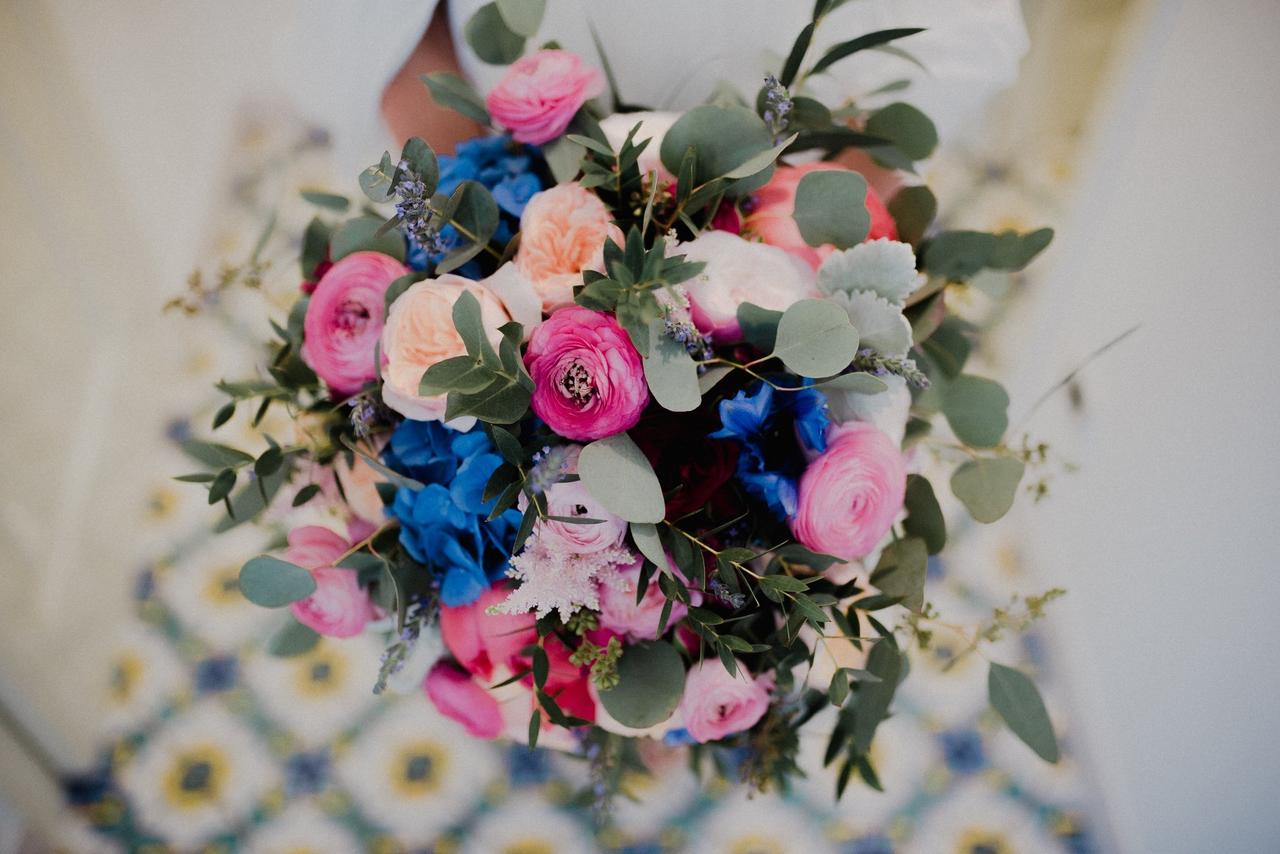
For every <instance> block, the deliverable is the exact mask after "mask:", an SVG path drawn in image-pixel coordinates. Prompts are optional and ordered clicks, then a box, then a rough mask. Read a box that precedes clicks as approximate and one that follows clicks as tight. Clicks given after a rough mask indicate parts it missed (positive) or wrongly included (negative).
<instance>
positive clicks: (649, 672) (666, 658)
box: [600, 641, 684, 729]
mask: <svg viewBox="0 0 1280 854" xmlns="http://www.w3.org/2000/svg"><path fill="white" fill-rule="evenodd" d="M683 694H684V662H683V661H681V660H680V653H678V652H676V648H675V647H673V646H672V645H671V644H669V643H667V642H666V641H645V642H641V643H638V644H635V645H634V646H629V647H627V648H626V649H625V650H624V651H623V653H622V658H620V659H619V660H618V684H617V686H616V687H614V688H612V689H610V690H608V691H601V692H600V702H601V703H603V704H604V708H605V711H607V712H608V713H609V714H610V715H611V716H612V717H613V718H614V720H616V721H617V722H618V723H620V724H622V725H623V726H629V727H635V728H636V729H643V728H644V727H651V726H653V725H654V724H660V723H662V722H663V721H665V720H666V719H667V718H669V717H671V714H672V712H674V711H675V710H676V706H678V705H680V697H681V696H682V695H683Z"/></svg>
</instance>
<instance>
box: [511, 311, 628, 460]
mask: <svg viewBox="0 0 1280 854" xmlns="http://www.w3.org/2000/svg"><path fill="white" fill-rule="evenodd" d="M524 363H525V366H526V367H527V368H528V369H529V374H530V375H531V376H532V377H533V382H534V390H533V411H534V412H535V413H537V415H538V417H539V418H541V419H542V420H543V421H545V422H547V426H549V427H550V428H551V429H552V430H554V431H556V432H557V433H559V434H560V435H561V436H564V437H565V438H567V439H576V440H581V441H589V440H591V439H599V438H601V437H603V436H612V435H613V434H615V433H621V432H622V431H623V430H627V429H630V428H631V427H634V426H635V423H636V422H637V421H639V420H640V413H641V412H643V411H644V408H645V406H646V405H648V403H649V386H648V385H647V384H646V383H645V379H644V364H643V363H642V362H641V360H640V354H639V353H638V352H637V351H636V348H635V346H634V345H633V344H632V343H631V339H630V338H629V337H628V336H627V333H626V330H624V329H623V328H622V327H621V326H619V325H618V321H616V320H614V319H613V317H612V316H611V315H608V314H605V313H603V312H599V311H591V310H590V309H586V308H582V307H580V306H567V307H565V308H562V309H559V310H558V311H556V312H555V314H553V315H551V317H549V318H547V321H546V322H545V323H543V324H542V325H541V326H539V327H538V328H537V330H536V331H535V332H534V333H533V337H532V338H530V339H529V347H528V350H527V351H526V353H525V356H524Z"/></svg>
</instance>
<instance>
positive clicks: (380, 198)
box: [359, 151, 396, 203]
mask: <svg viewBox="0 0 1280 854" xmlns="http://www.w3.org/2000/svg"><path fill="white" fill-rule="evenodd" d="M395 172H396V164H395V163H394V162H393V161H392V160H391V153H390V152H387V151H384V152H382V159H381V160H380V161H378V162H377V163H375V164H374V165H372V166H370V167H369V168H368V169H365V170H364V171H363V172H361V173H360V178H359V182H360V189H361V190H362V191H363V192H364V194H365V195H366V196H368V197H369V200H370V201H373V202H378V203H382V202H386V201H390V200H391V196H392V185H393V181H392V178H393V177H394V176H395Z"/></svg>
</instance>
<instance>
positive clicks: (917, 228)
mask: <svg viewBox="0 0 1280 854" xmlns="http://www.w3.org/2000/svg"><path fill="white" fill-rule="evenodd" d="M889 214H890V215H891V216H892V217H893V221H894V223H895V224H896V225H897V226H898V237H899V239H901V240H902V241H903V242H904V243H910V244H911V245H912V246H915V245H917V244H919V243H920V241H921V240H923V239H924V235H925V232H926V231H927V230H928V228H929V226H930V225H932V224H933V220H934V218H935V217H936V216H937V215H938V200H937V199H936V198H935V197H934V195H933V191H932V190H930V189H929V188H928V187H926V186H924V185H923V184H920V185H917V186H914V187H903V188H902V189H901V190H899V191H898V192H897V193H895V194H894V196H893V198H892V199H891V200H890V201H889Z"/></svg>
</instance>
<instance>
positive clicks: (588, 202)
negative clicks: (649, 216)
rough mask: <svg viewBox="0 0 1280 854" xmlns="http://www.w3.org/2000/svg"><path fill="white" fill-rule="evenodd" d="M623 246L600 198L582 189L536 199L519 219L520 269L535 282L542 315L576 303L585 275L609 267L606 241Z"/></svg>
mask: <svg viewBox="0 0 1280 854" xmlns="http://www.w3.org/2000/svg"><path fill="white" fill-rule="evenodd" d="M606 239H612V240H613V241H614V242H615V243H617V244H618V245H619V246H621V245H622V240H623V238H622V232H621V231H619V230H618V227H617V226H616V225H614V224H613V214H611V213H610V212H609V209H608V208H607V207H605V204H604V202H602V201H600V198H599V197H598V196H596V195H595V194H594V193H592V192H591V191H590V190H587V189H586V188H585V187H583V186H581V185H580V184H575V183H572V182H571V183H568V184H559V185H557V186H555V187H552V188H551V189H549V190H543V191H542V192H541V193H537V194H535V195H534V197H533V198H532V199H530V200H529V203H528V204H527V205H525V208H524V213H523V214H522V215H521V216H520V249H519V251H518V252H517V253H516V266H517V267H518V268H519V270H520V272H521V273H523V274H524V275H525V277H526V278H527V279H528V280H529V281H530V282H532V283H533V288H534V290H535V291H536V292H537V293H538V296H539V297H540V298H541V299H542V310H543V311H546V312H551V311H554V310H555V309H557V308H560V307H562V306H566V305H570V304H571V303H572V302H573V286H574V285H575V284H581V283H582V271H583V270H598V269H599V268H600V267H601V265H602V264H603V263H604V242H605V240H606Z"/></svg>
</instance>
